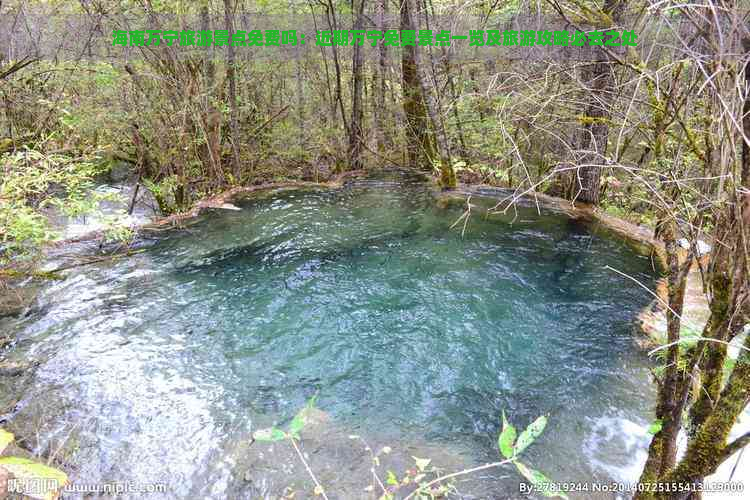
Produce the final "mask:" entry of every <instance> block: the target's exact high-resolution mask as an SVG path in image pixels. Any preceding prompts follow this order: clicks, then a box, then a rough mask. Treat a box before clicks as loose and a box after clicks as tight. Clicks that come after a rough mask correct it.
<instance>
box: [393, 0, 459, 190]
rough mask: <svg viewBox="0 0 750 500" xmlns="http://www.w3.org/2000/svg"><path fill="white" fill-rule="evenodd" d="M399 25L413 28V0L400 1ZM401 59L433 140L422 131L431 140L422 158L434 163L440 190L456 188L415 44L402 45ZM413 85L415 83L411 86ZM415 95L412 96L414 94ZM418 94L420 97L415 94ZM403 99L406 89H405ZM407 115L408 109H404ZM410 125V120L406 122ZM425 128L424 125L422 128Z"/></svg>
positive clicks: (411, 91)
mask: <svg viewBox="0 0 750 500" xmlns="http://www.w3.org/2000/svg"><path fill="white" fill-rule="evenodd" d="M401 9H402V10H401V25H402V28H401V29H402V30H403V29H415V27H416V22H415V21H414V19H415V13H416V11H417V8H416V3H415V0H403V1H402V4H401ZM403 26H410V28H404V27H403ZM407 48H409V49H414V50H413V51H409V52H410V54H409V56H408V57H407V56H406V53H407V50H406V49H407ZM403 52H404V59H403V63H404V64H403V71H404V73H406V71H407V70H408V71H409V72H410V73H411V74H410V75H409V78H410V81H409V85H411V86H413V87H412V88H411V89H410V96H409V97H411V98H413V99H414V98H415V99H414V100H416V101H420V100H421V102H422V106H423V110H424V112H425V113H426V116H425V118H427V120H422V122H423V123H424V121H426V122H427V123H426V124H427V125H429V126H430V127H431V129H432V132H433V139H434V143H432V141H431V140H430V135H429V133H428V132H427V131H426V130H425V131H424V132H422V131H420V133H424V134H426V135H427V141H429V142H430V143H431V146H433V147H432V149H431V151H430V153H431V154H428V155H427V158H426V160H427V161H428V162H429V163H428V165H430V166H431V165H432V164H433V163H434V162H437V163H438V168H439V171H440V185H441V186H442V187H443V188H444V189H452V188H454V187H456V173H455V171H454V170H453V164H452V162H451V155H450V149H449V146H448V141H447V138H446V135H445V129H444V128H443V126H442V121H441V120H440V116H439V113H440V108H439V106H438V103H437V100H436V99H435V97H434V94H433V93H432V92H431V90H430V87H429V82H428V79H427V76H426V74H425V71H424V68H423V66H422V62H421V58H420V53H419V49H418V48H416V47H403ZM404 82H405V84H406V75H404ZM414 84H416V85H414ZM414 87H415V88H414ZM415 94H416V95H415ZM420 95H421V99H420V98H419V96H420ZM405 98H406V89H405ZM404 111H407V104H406V102H404ZM407 115H408V111H407ZM410 125H411V123H410ZM425 129H426V127H425Z"/></svg>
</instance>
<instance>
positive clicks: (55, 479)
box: [0, 429, 68, 500]
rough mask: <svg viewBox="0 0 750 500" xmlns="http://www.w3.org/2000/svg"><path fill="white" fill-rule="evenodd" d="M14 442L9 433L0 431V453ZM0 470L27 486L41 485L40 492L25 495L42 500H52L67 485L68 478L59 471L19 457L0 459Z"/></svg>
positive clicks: (30, 492)
mask: <svg viewBox="0 0 750 500" xmlns="http://www.w3.org/2000/svg"><path fill="white" fill-rule="evenodd" d="M14 440H15V436H13V434H11V433H10V432H8V431H6V430H4V429H0V453H2V452H3V451H5V448H7V447H8V445H10V444H11V443H12V442H13V441H14ZM0 469H4V470H5V471H7V472H8V473H9V474H12V475H13V477H14V478H15V479H16V480H19V481H22V482H27V483H28V485H29V486H31V487H33V486H34V485H43V486H45V488H42V489H41V490H40V491H28V492H25V495H26V496H28V497H31V498H39V499H42V500H54V499H56V498H58V496H59V495H60V491H61V490H62V489H63V487H65V485H66V484H68V476H67V475H66V474H65V473H64V472H63V471H61V470H58V469H55V468H53V467H48V466H46V465H44V464H40V463H38V462H34V461H33V460H29V459H27V458H21V457H0Z"/></svg>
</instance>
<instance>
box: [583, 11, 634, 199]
mask: <svg viewBox="0 0 750 500" xmlns="http://www.w3.org/2000/svg"><path fill="white" fill-rule="evenodd" d="M624 3H625V1H624V0H605V2H604V13H605V14H607V16H608V17H609V18H610V19H612V20H613V22H614V23H615V24H617V22H618V21H619V19H620V17H621V13H622V9H623V7H624ZM583 81H584V82H585V84H586V86H587V90H588V98H587V103H586V105H585V106H584V109H583V116H582V117H581V124H582V128H581V131H580V133H579V139H578V145H577V147H578V149H579V151H582V152H583V153H582V154H581V155H580V156H579V157H578V158H577V163H578V165H579V168H578V171H577V179H576V180H575V181H574V184H573V188H572V190H571V191H572V193H571V199H575V200H577V201H581V202H583V203H590V204H592V205H598V204H599V201H600V196H601V190H600V184H601V172H602V170H601V165H602V164H603V159H604V157H605V154H606V152H607V140H608V138H609V121H610V116H611V112H610V110H611V109H612V102H613V100H614V99H613V92H614V85H615V79H614V73H613V69H612V66H611V64H610V58H609V56H608V55H607V52H606V51H605V50H604V49H603V48H600V49H596V58H595V60H594V61H593V62H592V64H590V65H589V66H586V67H584V70H583Z"/></svg>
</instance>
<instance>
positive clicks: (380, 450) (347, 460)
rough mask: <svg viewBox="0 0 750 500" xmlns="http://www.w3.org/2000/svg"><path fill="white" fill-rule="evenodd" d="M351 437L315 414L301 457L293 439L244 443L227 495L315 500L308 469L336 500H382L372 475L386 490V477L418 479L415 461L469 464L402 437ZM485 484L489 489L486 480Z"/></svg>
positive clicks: (444, 468)
mask: <svg viewBox="0 0 750 500" xmlns="http://www.w3.org/2000/svg"><path fill="white" fill-rule="evenodd" d="M351 431H352V429H348V428H346V427H345V426H344V425H342V424H341V423H338V422H336V421H335V419H333V418H331V417H330V415H328V414H327V413H325V412H323V411H321V410H318V409H311V410H310V413H309V414H308V419H307V423H306V425H305V427H304V429H303V430H302V431H301V433H300V435H301V439H300V440H299V441H296V444H297V447H298V450H299V452H298V451H297V450H296V449H295V446H294V444H293V443H292V442H291V440H290V439H283V440H279V441H275V442H261V441H254V440H253V439H252V438H248V439H247V440H243V441H242V442H240V443H238V444H237V447H236V449H235V450H233V452H232V453H231V455H232V457H234V460H233V461H234V464H235V466H234V467H233V469H234V471H233V476H234V478H233V480H232V481H231V484H230V485H229V490H228V491H227V494H229V495H230V496H232V497H237V498H240V497H242V498H291V496H293V497H294V498H315V497H316V495H315V494H314V491H315V483H314V482H313V480H312V478H311V476H310V472H309V471H308V469H307V467H309V468H310V471H313V474H314V475H315V478H316V480H317V481H318V482H319V483H320V484H321V485H322V486H323V488H324V490H325V492H326V494H327V496H328V497H329V498H330V499H332V500H333V499H353V498H373V499H375V498H380V497H381V495H382V494H383V490H382V488H381V487H380V485H379V484H378V481H377V479H375V477H374V475H373V473H375V474H377V476H378V479H379V480H380V481H381V482H382V483H383V484H384V485H385V484H386V482H387V481H386V480H387V477H388V476H389V475H390V474H389V472H388V471H391V472H392V473H393V474H394V475H395V477H397V478H399V480H401V479H403V478H405V477H413V476H415V475H417V474H418V471H417V468H416V465H415V464H416V459H417V458H418V459H428V460H429V463H430V469H432V467H435V471H436V472H437V471H440V472H441V473H449V472H454V471H458V470H462V469H465V468H467V467H469V464H470V463H471V460H470V459H469V458H468V457H465V456H464V455H463V454H462V453H460V452H459V451H458V450H455V449H451V448H449V447H446V446H445V445H441V444H438V443H434V442H433V443H428V442H425V441H421V442H418V441H416V440H409V441H406V440H404V439H403V437H401V438H399V439H398V441H397V442H396V441H390V440H387V439H386V438H385V437H384V436H375V435H366V436H365V435H362V436H360V435H354V434H352V433H351ZM300 454H301V455H302V458H304V463H303V461H302V458H300ZM432 477H435V474H434V473H433V475H432V476H430V478H432ZM463 479H466V480H467V482H463V483H462V486H461V489H465V490H474V489H475V488H477V487H480V486H479V484H480V482H481V481H479V478H473V479H474V480H476V481H472V478H471V477H469V478H463ZM482 480H483V481H485V483H486V482H487V477H486V476H485V477H484V478H482ZM472 483H474V484H472ZM389 488H392V485H391V486H389ZM414 488H415V486H414V485H413V484H409V485H405V486H402V487H401V488H400V489H399V490H398V491H399V495H402V494H403V495H404V496H405V495H406V494H408V493H409V492H410V491H411V490H413V489H414Z"/></svg>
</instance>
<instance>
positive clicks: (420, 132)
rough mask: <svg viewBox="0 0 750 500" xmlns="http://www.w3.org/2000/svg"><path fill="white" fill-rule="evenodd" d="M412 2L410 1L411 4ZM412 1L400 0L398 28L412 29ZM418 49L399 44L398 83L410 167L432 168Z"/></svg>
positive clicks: (413, 26) (428, 128)
mask: <svg viewBox="0 0 750 500" xmlns="http://www.w3.org/2000/svg"><path fill="white" fill-rule="evenodd" d="M412 5H413V4H412ZM412 5H410V2H409V1H408V0H401V6H400V7H401V29H402V30H415V29H416V26H415V23H414V17H413V14H412V13H411V10H410V9H411V8H412ZM418 50H419V49H418V48H417V47H414V46H406V47H402V48H401V86H402V91H403V106H404V114H405V115H406V151H407V163H408V165H409V166H410V167H411V168H422V169H427V170H430V169H432V165H431V162H432V158H433V157H434V156H435V146H434V144H433V139H432V136H431V135H430V127H429V120H428V117H427V109H426V107H425V102H424V97H423V95H422V91H421V86H420V83H419V75H418V71H417V59H418V54H419V53H418V52H417V51H418Z"/></svg>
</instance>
